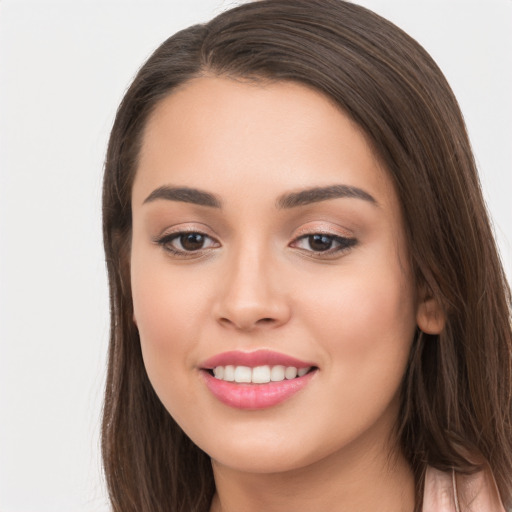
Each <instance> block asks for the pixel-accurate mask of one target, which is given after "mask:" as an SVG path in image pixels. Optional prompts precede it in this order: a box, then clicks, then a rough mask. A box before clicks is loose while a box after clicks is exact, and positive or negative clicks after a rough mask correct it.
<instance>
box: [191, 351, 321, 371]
mask: <svg viewBox="0 0 512 512" xmlns="http://www.w3.org/2000/svg"><path fill="white" fill-rule="evenodd" d="M229 364H231V365H234V366H250V367H251V368H254V367H255V366H263V365H269V366H276V365H282V366H295V368H297V369H299V368H309V367H310V366H316V365H315V364H314V363H309V362H306V361H300V360H299V359H295V358H294V357H291V356H287V355H285V354H280V353H279V352H273V351H271V350H255V351H254V352H242V351H240V350H233V351H231V352H223V353H222V354H217V355H216V356H213V357H210V358H209V359H207V360H206V361H204V362H203V363H201V365H200V367H201V368H203V369H205V370H211V369H213V368H215V367H216V366H227V365H229Z"/></svg>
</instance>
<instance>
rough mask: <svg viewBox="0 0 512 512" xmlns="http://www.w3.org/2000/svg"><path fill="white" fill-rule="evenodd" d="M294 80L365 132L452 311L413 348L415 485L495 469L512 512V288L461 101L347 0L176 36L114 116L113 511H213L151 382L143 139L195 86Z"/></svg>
mask: <svg viewBox="0 0 512 512" xmlns="http://www.w3.org/2000/svg"><path fill="white" fill-rule="evenodd" d="M205 75H213V76H225V77H231V78H233V79H245V80H247V79H249V80H257V81H262V80H263V81H266V80H268V81H271V82H273V81H283V80H285V81H294V82H297V83H301V84H303V85H306V86H308V87H312V88H314V89H315V90H317V91H320V92H322V93H323V94H325V96H326V97H327V98H329V99H330V100H331V101H334V102H335V103H336V104H337V105H338V106H339V108H340V109H341V110H342V111H344V112H345V113H346V114H347V115H349V116H350V117H351V118H352V119H353V120H354V121H355V122H356V123H357V124H358V125H359V126H360V127H361V128H362V129H363V131H364V132H365V134H366V135H367V137H368V140H369V141H370V143H371V145H372V146H373V149H374V150H375V152H376V154H377V155H378V157H379V158H380V160H381V161H382V162H383V164H384V167H385V168H386V170H387V171H388V173H389V176H390V177H391V179H392V180H393V183H394V185H395V187H396V191H397V194H398V197H399V198H400V202H401V207H402V214H403V218H404V225H405V231H406V237H407V240H408V249H409V255H410V264H411V268H412V269H413V271H414V276H415V279H416V281H417V284H418V286H419V287H420V288H421V289H423V290H424V291H425V293H426V294H428V296H430V297H432V298H433V299H434V300H435V301H437V302H438V304H439V305H440V306H441V307H442V309H443V311H444V312H445V315H446V327H445V329H444V330H443V332H442V333H441V334H440V335H439V336H435V335H428V334H424V333H421V332H420V331H419V330H418V333H417V336H416V337H415V340H414V343H413V348H412V351H411V355H410V361H409V366H408V370H407V373H406V375H405V377H404V381H403V386H402V399H401V408H400V416H399V420H398V423H397V439H398V441H399V444H400V446H401V449H402V450H403V453H404V455H405V457H406V458H407V460H408V461H409V463H410V465H411V467H412V469H413V471H414V473H415V476H416V481H417V489H418V492H417V494H418V498H417V505H416V507H417V510H420V508H421V492H422V491H421V489H422V482H423V475H424V471H425V468H426V466H427V465H431V466H433V467H435V468H438V469H441V470H448V469H451V468H454V469H455V470H456V471H460V472H463V473H471V472H473V471H475V470H477V469H479V467H480V466H481V464H482V463H483V461H486V462H487V463H488V464H489V465H490V467H491V469H492V471H493V473H494V475H495V478H496V481H497V485H498V488H499V490H500V493H501V497H502V499H503V501H504V502H505V505H506V506H507V505H508V506H512V476H511V475H512V403H511V400H512V335H511V325H510V291H509V289H508V286H507V283H506V279H505V275H504V272H503V269H502V266H501V263H500V260H499V257H498V253H497V249H496V246H495V242H494V239H493V235H492V229H491V226H490V222H489V219H488V215H487V212H486V208H485V205H484V201H483V199H482V194H481V190H480V184H479V179H478V174H477V170H476V165H475V162H474V159H473V156H472V151H471V146H470V143H469V140H468V136H467V133H466V129H465V125H464V121H463V118H462V115H461V113H460V109H459V107H458V104H457V101H456V99H455V97H454V95H453V93H452V91H451V89H450V87H449V85H448V83H447V82H446V80H445V78H444V76H443V74H442V73H441V71H440V70H439V68H438V67H437V65H436V64H435V63H434V62H433V60H432V59H431V57H430V56H429V55H428V54H427V53H426V52H425V50H424V49H423V48H422V47H421V46H420V45H419V44H417V43H416V42H415V41H414V40H413V39H412V38H410V37H409V36H408V35H406V34H405V33H404V32H403V31H401V30H400V29H398V28H397V27H396V26H394V25H393V24H392V23H390V22H388V21H386V20H384V19H383V18H381V17H379V16H378V15H376V14H374V13H372V12H371V11H369V10H367V9H365V8H363V7H360V6H357V5H354V4H351V3H349V2H344V1H342V0H261V1H258V2H254V3H248V4H244V5H242V6H239V7H236V8H234V9H232V10H230V11H227V12H225V13H222V14H221V15H219V16H218V17H217V18H215V19H213V20H212V21H211V22H209V23H207V24H205V25H197V26H193V27H190V28H188V29H186V30H183V31H181V32H178V33H177V34H176V35H174V36H172V37H170V38H169V39H168V40H167V41H165V42H164V43H163V44H162V45H161V46H160V47H159V48H158V49H157V50H156V51H155V52H154V54H153V55H152V56H151V57H150V58H149V60H148V61H147V62H146V63H145V64H144V66H143V67H142V68H141V69H140V71H139V72H138V74H137V76H136V77H135V79H134V81H133V83H132V85H131V87H130V88H129V90H128V91H127V93H126V95H125V97H124V99H123V101H122V103H121V105H120V107H119V109H118V112H117V116H116V119H115V123H114V126H113V129H112V133H111V137H110V141H109V146H108V151H107V158H106V164H105V175H104V188H103V230H104V231H103V232H104V245H105V253H106V262H107V270H108V275H109V290H110V304H111V326H110V348H109V363H108V375H107V383H106V394H105V407H104V415H103V427H102V451H103V460H104V468H105V474H106V479H107V484H108V488H109V493H110V496H111V500H112V504H113V507H114V511H116V512H121V511H122V512H129V511H134V512H135V511H137V512H143V511H147V512H150V511H151V512H159V511H162V512H163V511H169V510H173V511H177V512H178V511H183V512H185V511H187V512H190V511H197V512H205V511H207V510H208V509H209V505H210V501H211V498H212V496H213V493H214V490H215V486H214V481H213V475H212V470H211V465H210V460H209V457H208V456H207V455H206V454H205V453H204V452H202V451H201V450H200V449H199V448H197V447H196V446H195V445H194V444H193V443H192V442H191V441H190V440H189V439H188V437H187V436H186V435H185V434H184V433H183V431H182V430H181V428H180V427H179V426H178V425H177V424H176V423H175V422H174V420H173V419H172V417H171V416H170V415H169V413H168V412H167V411H166V410H165V408H164V407H163V405H162V404H161V402H160V400H159V399H158V397H157V396H156V394H155V392H154V390H153V388H152V387H151V384H150V382H149V379H148V376H147V374H146V371H145V369H144V364H143V360H142V354H141V349H140V340H139V337H138V332H137V329H136V326H135V324H134V322H133V305H132V296H131V288H130V269H129V256H130V242H131V190H132V185H133V181H134V177H135V174H136V172H137V162H138V156H139V152H140V149H141V145H142V140H143V135H144V129H145V126H146V124H147V121H148V119H149V117H150V116H151V113H152V112H153V111H154V109H155V108H156V107H157V106H158V105H159V103H160V101H161V100H162V99H163V98H165V97H166V96H168V95H169V94H171V93H172V92H173V91H175V90H176V89H177V88H178V87H180V86H182V85H183V84H186V83H187V82H189V81H190V80H192V79H194V78H197V77H200V76H205Z"/></svg>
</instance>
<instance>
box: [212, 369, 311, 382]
mask: <svg viewBox="0 0 512 512" xmlns="http://www.w3.org/2000/svg"><path fill="white" fill-rule="evenodd" d="M317 369H318V368H317V367H316V366H307V367H303V368H297V367H295V366H284V365H272V366H271V365H262V366H255V367H250V366H237V365H226V366H216V367H215V368H211V369H206V371H207V372H208V373H209V374H210V375H211V376H213V377H215V378H216V379H219V380H222V381H225V382H234V383H237V384H243V383H245V384H267V383H269V382H283V381H286V380H293V379H298V378H300V377H304V376H305V375H307V374H308V373H311V372H313V371H315V370H317Z"/></svg>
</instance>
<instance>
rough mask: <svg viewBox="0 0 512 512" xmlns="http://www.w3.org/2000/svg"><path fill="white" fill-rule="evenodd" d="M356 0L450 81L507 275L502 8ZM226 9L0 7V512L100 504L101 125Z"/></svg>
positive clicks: (510, 89)
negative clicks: (157, 64) (168, 52)
mask: <svg viewBox="0 0 512 512" xmlns="http://www.w3.org/2000/svg"><path fill="white" fill-rule="evenodd" d="M359 3H361V4H363V5H365V6H367V7H370V8H372V9H374V10H375V11H377V12H378V13H380V14H382V15H384V16H385V17H388V18H389V19H391V20H392V21H394V22H395V23H397V24H398V25H399V26H401V27H402V28H404V29H405V30H406V31H407V32H409V33H410V34H411V35H412V36H413V37H415V38H416V39H417V40H419V41H420V43H422V44H423V45H424V46H425V47H426V49H427V50H428V51H429V52H430V53H431V54H432V56H433V57H434V58H435V59H436V60H437V62H438V63H439V65H440V66H441V68H442V69H443V71H444V72H445V74H446V75H447V77H448V80H449V81H450V83H451V84H452V87H453V89H454V91H455V93H456V95H457V97H458V99H459V101H460V104H461V107H462V110H463V112H464V115H465V118H466V121H467V124H468V127H469V132H470V136H471V139H472V142H473V145H474V150H475V154H476V158H477V161H478V164H479V168H480V172H481V178H482V182H483V187H484V193H485V197H486V200H487V202H488V204H489V208H490V211H491V214H492V216H493V218H494V221H495V227H496V232H497V237H498V240H499V243H500V247H501V251H502V254H503V258H504V262H505V265H506V269H507V273H508V275H509V278H510V276H511V275H512V248H511V243H512V242H511V241H512V208H511V207H510V199H509V197H510V193H511V190H512V172H511V170H512V149H511V147H512V143H511V140H512V137H511V136H512V65H511V64H512V60H511V56H512V1H511V0H478V1H468V0H465V1H462V0H460V1H455V0H448V1H447V0H444V1H443V0H439V1H435V2H433V1H425V0H422V1H411V0H360V1H359ZM234 4H235V2H226V1H224V2H221V1H220V0H201V1H200V0H193V1H191V0H187V1H179V2H178V1H170V0H167V1H165V2H162V1H148V0H147V1H142V0H139V1H131V2H130V1H126V0H124V1H121V0H119V1H103V2H101V3H100V2H94V1H79V2H77V1H73V2H70V1H69V0H66V1H65V0H60V1H52V2H43V1H37V0H33V1H28V0H0V512H46V511H47V512H82V511H84V512H85V511H90V512H97V511H106V510H107V509H108V508H107V502H106V497H105V491H104V487H103V482H102V475H101V463H100V459H99V424H100V412H101V395H102V388H103V384H104V374H105V354H106V350H107V340H108V300H107V288H106V275H105V269H104V263H103V253H102V246H101V222H100V197H101V174H102V164H103V158H104V152H105V148H106V142H107V137H108V132H109V129H110V126H111V124H112V121H113V116H114V113H115V109H116V108H117V105H118V103H119V101H120V100H121V97H122V95H123V92H124V90H125V89H126V87H127V85H128V84H129V82H130V79H131V78H132V77H133V75H134V73H135V72H136V70H137V69H138V67H139V66H140V65H141V64H142V62H143V61H144V60H145V58H146V57H148V56H149V54H150V53H151V51H152V50H153V49H154V48H155V47H156V46H157V45H158V44H160V43H161V42H162V41H163V40H164V39H165V38H167V37H168V36H169V35H171V34H172V33H174V32H175V31H176V30H178V29H180V28H183V27H185V26H188V25H190V24H192V23H196V22H201V21H206V20H208V19H209V18H210V17H211V16H212V15H214V14H215V13H217V12H219V11H220V10H221V9H222V8H225V7H226V6H229V5H234Z"/></svg>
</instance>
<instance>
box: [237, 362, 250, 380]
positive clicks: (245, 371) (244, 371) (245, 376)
mask: <svg viewBox="0 0 512 512" xmlns="http://www.w3.org/2000/svg"><path fill="white" fill-rule="evenodd" d="M251 378H252V371H251V369H250V368H249V367H248V366H237V367H236V368H235V382H251Z"/></svg>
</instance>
